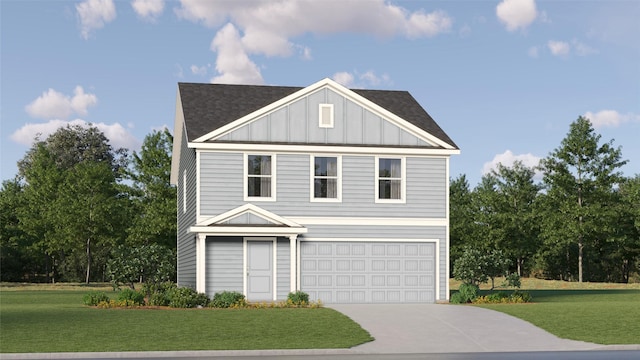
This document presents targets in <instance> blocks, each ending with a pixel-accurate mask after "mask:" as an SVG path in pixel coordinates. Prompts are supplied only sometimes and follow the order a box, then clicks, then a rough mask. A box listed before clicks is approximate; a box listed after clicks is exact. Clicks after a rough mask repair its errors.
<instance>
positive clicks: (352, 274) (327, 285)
mask: <svg viewBox="0 0 640 360" xmlns="http://www.w3.org/2000/svg"><path fill="white" fill-rule="evenodd" d="M300 254H301V290H302V291H305V292H307V293H309V295H310V298H311V299H312V300H321V301H323V302H325V303H399V302H422V303H424V302H434V301H435V296H434V294H435V244H434V243H381V242H372V243H367V242H303V243H301V249H300Z"/></svg>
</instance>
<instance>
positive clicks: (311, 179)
mask: <svg viewBox="0 0 640 360" xmlns="http://www.w3.org/2000/svg"><path fill="white" fill-rule="evenodd" d="M316 157H334V158H336V159H337V162H338V164H337V166H338V179H337V180H338V181H337V185H336V186H337V187H338V189H337V192H338V197H337V198H317V197H315V196H314V195H315V191H314V190H315V173H316V171H315V159H316ZM309 201H310V202H333V203H336V202H338V203H339V202H342V156H340V155H311V158H310V161H309Z"/></svg>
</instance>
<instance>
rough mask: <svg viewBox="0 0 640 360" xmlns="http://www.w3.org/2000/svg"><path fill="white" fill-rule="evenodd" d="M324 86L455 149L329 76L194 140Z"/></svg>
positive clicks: (219, 133)
mask: <svg viewBox="0 0 640 360" xmlns="http://www.w3.org/2000/svg"><path fill="white" fill-rule="evenodd" d="M322 87H328V88H330V89H331V90H333V91H335V92H336V93H338V94H340V95H342V96H344V97H346V98H348V99H350V100H351V101H353V102H355V103H356V104H359V105H360V106H362V107H364V108H365V109H368V110H370V111H372V112H373V113H376V114H377V115H379V116H380V117H382V118H386V119H388V120H390V121H391V122H392V123H394V124H395V125H396V126H399V127H400V128H402V129H404V130H406V131H407V132H409V133H410V134H412V135H414V136H416V137H418V138H421V139H423V140H424V141H426V142H428V143H434V144H437V145H439V146H442V147H443V148H445V149H454V147H453V146H451V145H450V144H447V143H446V142H444V141H442V140H440V139H438V138H437V137H435V136H433V135H431V134H429V133H428V132H426V131H424V130H422V129H420V128H419V127H417V126H415V125H413V124H411V123H410V122H408V121H406V120H404V119H402V118H400V117H399V116H397V115H395V114H394V113H392V112H390V111H389V110H387V109H385V108H383V107H381V106H379V105H377V104H375V103H373V102H371V101H370V100H368V99H366V98H365V97H363V96H360V95H358V94H357V93H355V92H354V91H352V90H349V89H347V88H346V87H344V86H342V85H340V84H338V83H337V82H335V81H333V80H331V79H329V78H325V79H322V80H320V81H318V82H316V83H315V84H312V85H309V86H307V87H306V88H303V89H300V90H298V91H296V92H294V93H293V94H291V95H289V96H285V97H284V98H282V99H280V100H278V101H276V102H274V103H271V104H269V105H267V106H265V107H263V108H261V109H258V110H256V111H254V112H252V113H250V114H247V115H245V116H243V117H241V118H240V119H238V120H235V121H233V122H231V123H229V124H227V125H225V126H222V127H220V128H218V129H216V130H214V131H212V132H210V133H208V134H205V135H203V136H201V137H199V138H197V139H195V140H193V141H194V142H196V143H200V142H205V141H210V140H215V139H216V138H218V137H221V136H224V135H225V134H226V133H228V132H230V131H233V130H235V129H237V128H239V127H241V126H244V125H246V124H248V123H249V122H250V121H252V120H256V119H259V118H260V117H262V116H264V115H267V114H268V113H270V112H272V111H274V110H276V109H278V108H279V107H281V106H284V105H285V104H287V103H289V102H293V101H295V100H297V99H299V98H301V97H303V96H306V95H309V94H311V93H313V92H315V91H317V90H318V89H320V88H322Z"/></svg>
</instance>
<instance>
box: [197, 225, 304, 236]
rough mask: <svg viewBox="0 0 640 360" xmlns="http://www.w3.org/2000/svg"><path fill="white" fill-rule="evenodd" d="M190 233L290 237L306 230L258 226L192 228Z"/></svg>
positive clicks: (301, 228)
mask: <svg viewBox="0 0 640 360" xmlns="http://www.w3.org/2000/svg"><path fill="white" fill-rule="evenodd" d="M189 231H190V232H192V233H198V234H204V235H211V236H291V235H299V234H306V233H307V228H303V227H299V228H292V227H268V226H264V227H260V226H220V227H211V226H192V227H190V228H189Z"/></svg>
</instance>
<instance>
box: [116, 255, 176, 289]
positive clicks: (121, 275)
mask: <svg viewBox="0 0 640 360" xmlns="http://www.w3.org/2000/svg"><path fill="white" fill-rule="evenodd" d="M175 257H176V255H175V251H174V250H171V249H168V248H166V247H165V246H162V245H159V244H143V245H137V246H130V245H120V246H118V247H117V248H115V249H114V250H113V252H112V256H111V258H110V259H109V260H108V261H107V273H108V274H109V278H110V280H111V283H112V284H113V285H114V287H118V286H119V285H121V284H126V285H128V286H129V287H131V288H132V289H133V288H134V284H135V283H138V282H142V283H145V284H147V285H151V286H150V287H148V288H153V286H157V285H158V284H160V283H162V282H166V281H170V280H173V279H174V278H175V273H176V262H175Z"/></svg>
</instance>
